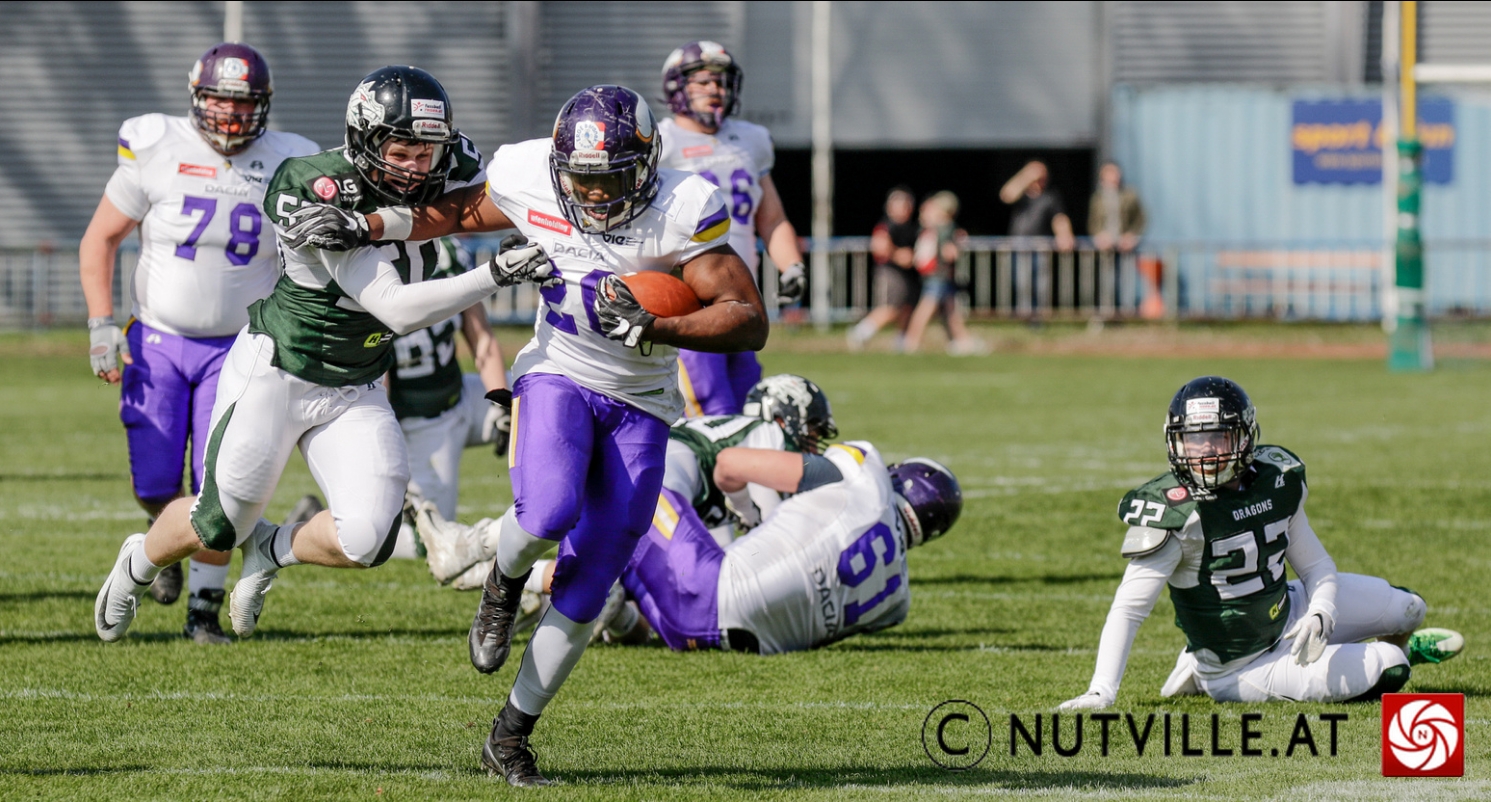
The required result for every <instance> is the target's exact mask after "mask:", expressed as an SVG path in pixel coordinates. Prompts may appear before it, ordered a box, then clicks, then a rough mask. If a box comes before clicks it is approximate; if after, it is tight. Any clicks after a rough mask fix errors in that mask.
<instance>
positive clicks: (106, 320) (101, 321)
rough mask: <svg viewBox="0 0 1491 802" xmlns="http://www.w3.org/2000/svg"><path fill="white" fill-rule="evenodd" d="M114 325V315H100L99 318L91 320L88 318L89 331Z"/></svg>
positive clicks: (91, 318)
mask: <svg viewBox="0 0 1491 802" xmlns="http://www.w3.org/2000/svg"><path fill="white" fill-rule="evenodd" d="M112 325H114V316H113V315H99V316H98V317H90V318H88V330H89V331H93V330H94V329H101V328H103V327H104V326H112Z"/></svg>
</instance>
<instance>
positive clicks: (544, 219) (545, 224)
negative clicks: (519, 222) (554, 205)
mask: <svg viewBox="0 0 1491 802" xmlns="http://www.w3.org/2000/svg"><path fill="white" fill-rule="evenodd" d="M528 222H529V223H532V224H533V225H536V226H538V227H539V228H543V229H547V230H549V231H554V232H557V233H559V234H563V235H565V236H566V237H567V236H569V235H570V234H573V233H574V231H575V228H574V226H571V225H570V224H569V221H568V220H565V219H564V218H563V217H555V216H554V215H552V214H544V213H543V212H541V211H539V210H537V209H529V210H528Z"/></svg>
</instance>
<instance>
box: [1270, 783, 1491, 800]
mask: <svg viewBox="0 0 1491 802" xmlns="http://www.w3.org/2000/svg"><path fill="white" fill-rule="evenodd" d="M1488 795H1491V780H1461V781H1456V780H1453V779H1449V778H1446V779H1422V780H1413V779H1402V778H1392V779H1388V778H1381V779H1377V780H1354V781H1348V782H1321V783H1311V784H1309V785H1297V786H1295V787H1293V788H1289V789H1287V790H1285V791H1284V792H1283V793H1281V794H1278V795H1276V796H1273V797H1270V798H1271V799H1274V800H1280V801H1281V802H1331V801H1332V800H1343V802H1376V801H1377V800H1382V802H1397V800H1401V799H1415V800H1429V801H1430V802H1438V800H1460V799H1471V798H1480V799H1485V798H1486V796H1488Z"/></svg>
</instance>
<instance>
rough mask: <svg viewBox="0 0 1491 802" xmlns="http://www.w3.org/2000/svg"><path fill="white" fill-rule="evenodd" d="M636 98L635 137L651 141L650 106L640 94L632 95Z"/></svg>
mask: <svg viewBox="0 0 1491 802" xmlns="http://www.w3.org/2000/svg"><path fill="white" fill-rule="evenodd" d="M633 97H635V98H636V99H637V138H638V139H640V140H642V141H643V142H651V141H652V125H653V120H652V107H651V106H649V105H647V101H646V100H643V99H642V96H641V95H633Z"/></svg>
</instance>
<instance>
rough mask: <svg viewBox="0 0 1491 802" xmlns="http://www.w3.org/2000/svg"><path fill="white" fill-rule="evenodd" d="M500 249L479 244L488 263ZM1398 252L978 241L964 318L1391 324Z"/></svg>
mask: <svg viewBox="0 0 1491 802" xmlns="http://www.w3.org/2000/svg"><path fill="white" fill-rule="evenodd" d="M497 242H498V239H497V238H495V237H488V236H484V237H480V238H473V239H472V240H470V242H469V244H470V245H471V246H472V249H473V251H474V252H475V255H476V258H477V259H478V263H480V262H481V261H485V260H486V259H487V258H489V257H490V254H491V253H492V251H493V250H494V249H495V247H496V245H497ZM804 244H805V245H806V243H804ZM828 254H829V265H830V270H829V276H830V281H831V285H830V288H829V292H828V294H827V295H828V303H829V310H828V314H827V315H826V316H825V317H826V318H827V319H830V320H834V321H838V322H846V321H852V320H855V319H858V318H859V317H860V316H862V315H864V314H865V313H866V312H868V311H869V309H870V308H871V306H872V305H873V301H872V299H873V298H874V297H875V293H874V282H875V280H876V279H875V268H874V264H873V260H872V259H871V258H870V254H869V239H868V238H865V237H839V238H835V239H834V240H832V241H831V244H830V247H829V250H828ZM1388 255H1390V252H1388V253H1387V254H1385V253H1384V250H1383V248H1382V246H1381V244H1379V243H1375V242H1313V243H1298V242H1280V243H1236V244H1230V243H1214V242H1168V243H1145V244H1144V245H1143V246H1142V247H1141V248H1140V249H1139V250H1138V251H1136V252H1133V253H1128V254H1115V253H1113V252H1111V251H1100V250H1097V249H1095V248H1094V247H1093V246H1092V244H1091V242H1090V241H1088V240H1085V239H1082V240H1078V242H1077V246H1076V247H1075V248H1074V249H1072V250H1068V251H1060V250H1057V249H1056V248H1055V247H1054V243H1053V242H1052V241H1051V240H1049V239H1042V238H1016V237H972V238H969V239H967V240H966V241H965V242H964V243H963V252H962V254H961V256H960V257H959V259H958V262H957V264H956V267H955V279H956V282H957V284H958V287H959V293H960V299H961V302H962V303H963V305H964V307H965V308H966V309H967V310H968V311H969V313H970V314H971V315H972V316H973V317H982V318H994V319H1010V320H1061V319H1093V318H1097V319H1104V320H1108V319H1277V320H1340V321H1353V320H1354V321H1370V320H1378V319H1380V318H1381V316H1382V314H1383V310H1384V306H1385V303H1386V302H1387V299H1386V298H1385V297H1384V290H1385V288H1387V287H1388V286H1390V285H1391V279H1390V276H1389V273H1388V272H1387V271H1386V270H1385V268H1384V265H1385V259H1386V258H1387V256H1388ZM136 259H137V252H136V251H135V249H134V248H132V247H125V248H121V250H120V269H119V270H117V271H116V273H115V281H114V297H115V309H116V310H118V314H119V315H121V316H123V315H124V314H126V312H127V310H128V309H129V307H130V298H129V286H130V282H129V278H130V274H131V272H132V269H133V266H134V263H135V260H136ZM1425 261H1426V264H1427V265H1428V269H1427V271H1426V274H1427V277H1426V285H1427V286H1426V288H1425V291H1426V296H1427V299H1428V300H1427V305H1428V310H1429V312H1430V314H1431V315H1435V316H1440V317H1443V316H1447V315H1454V316H1491V240H1453V241H1437V242H1436V241H1431V242H1428V243H1426V246H1425ZM767 264H768V265H769V261H768V262H767ZM762 274H763V275H762V287H761V289H762V295H763V296H764V297H765V300H766V301H767V308H768V309H773V310H774V309H775V308H776V304H775V298H776V281H775V278H776V271H775V270H773V269H766V270H763V271H762ZM807 297H809V298H811V297H813V295H812V292H811V287H810V288H809V292H808V295H807ZM539 301H540V298H539V294H538V290H537V288H536V287H532V286H518V287H514V288H511V289H507V290H502V291H500V292H498V293H496V294H495V295H493V296H492V297H491V298H489V299H488V301H487V308H488V311H489V313H490V316H491V319H492V321H493V322H494V323H501V324H531V323H532V322H533V320H534V314H535V310H536V309H537V308H538V305H539ZM86 318H87V307H86V305H85V304H84V302H83V294H82V287H81V285H80V284H79V281H78V255H77V248H76V247H75V246H74V247H70V248H50V247H43V248H35V249H11V250H0V329H17V328H37V327H48V326H71V325H79V324H81V323H83V322H84V321H85V320H86Z"/></svg>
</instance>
